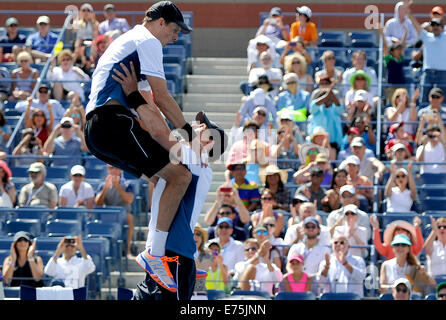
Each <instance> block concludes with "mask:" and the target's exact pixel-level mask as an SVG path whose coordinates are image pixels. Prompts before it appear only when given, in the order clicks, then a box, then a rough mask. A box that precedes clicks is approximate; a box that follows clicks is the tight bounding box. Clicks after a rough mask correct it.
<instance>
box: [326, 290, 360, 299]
mask: <svg viewBox="0 0 446 320" xmlns="http://www.w3.org/2000/svg"><path fill="white" fill-rule="evenodd" d="M319 299H320V300H361V297H360V296H359V295H357V294H356V293H353V292H336V293H335V292H326V293H323V294H321V296H320V298H319Z"/></svg>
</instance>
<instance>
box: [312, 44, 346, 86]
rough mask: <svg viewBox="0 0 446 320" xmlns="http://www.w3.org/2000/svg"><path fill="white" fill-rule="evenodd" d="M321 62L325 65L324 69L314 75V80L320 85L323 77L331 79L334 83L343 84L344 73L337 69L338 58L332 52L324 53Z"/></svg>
mask: <svg viewBox="0 0 446 320" xmlns="http://www.w3.org/2000/svg"><path fill="white" fill-rule="evenodd" d="M321 60H322V61H323V63H324V68H323V69H322V70H319V71H318V72H316V74H315V75H314V80H315V81H316V83H319V79H320V78H322V77H326V76H328V77H330V79H331V81H332V83H333V82H334V83H341V82H342V71H341V70H339V69H336V67H335V64H336V57H335V54H334V52H333V51H332V50H327V51H324V53H323V54H322V56H321Z"/></svg>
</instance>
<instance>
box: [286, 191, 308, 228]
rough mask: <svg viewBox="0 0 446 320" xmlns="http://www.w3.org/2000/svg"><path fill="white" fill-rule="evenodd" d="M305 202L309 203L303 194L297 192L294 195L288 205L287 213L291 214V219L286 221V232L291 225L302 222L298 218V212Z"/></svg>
mask: <svg viewBox="0 0 446 320" xmlns="http://www.w3.org/2000/svg"><path fill="white" fill-rule="evenodd" d="M296 191H297V190H296ZM305 202H310V200H309V199H308V198H307V197H306V196H304V195H303V194H300V193H298V192H295V193H294V196H293V199H292V200H291V203H290V210H289V212H290V213H291V217H290V218H289V219H288V222H287V225H288V228H287V230H288V229H289V228H290V227H291V226H292V225H293V224H296V223H299V222H302V221H303V219H302V218H301V217H300V211H299V210H300V206H301V205H302V204H303V203H305ZM285 236H286V235H285Z"/></svg>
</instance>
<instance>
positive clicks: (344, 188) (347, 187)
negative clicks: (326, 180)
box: [339, 184, 356, 196]
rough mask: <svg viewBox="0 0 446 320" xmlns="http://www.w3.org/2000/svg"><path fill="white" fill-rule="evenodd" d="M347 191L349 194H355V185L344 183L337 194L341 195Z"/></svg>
mask: <svg viewBox="0 0 446 320" xmlns="http://www.w3.org/2000/svg"><path fill="white" fill-rule="evenodd" d="M345 191H347V192H350V193H351V194H356V191H355V187H353V186H352V185H351V184H345V185H343V186H342V187H341V189H340V190H339V194H340V195H341V196H342V194H343V193H344V192H345Z"/></svg>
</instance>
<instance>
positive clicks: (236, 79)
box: [186, 74, 248, 85]
mask: <svg viewBox="0 0 446 320" xmlns="http://www.w3.org/2000/svg"><path fill="white" fill-rule="evenodd" d="M247 80H248V76H247V75H246V76H230V75H226V76H218V75H198V74H193V75H187V76H186V82H187V84H188V85H189V84H190V85H199V84H201V85H203V84H215V85H225V84H230V85H232V84H236V83H237V84H240V82H243V81H247Z"/></svg>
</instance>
